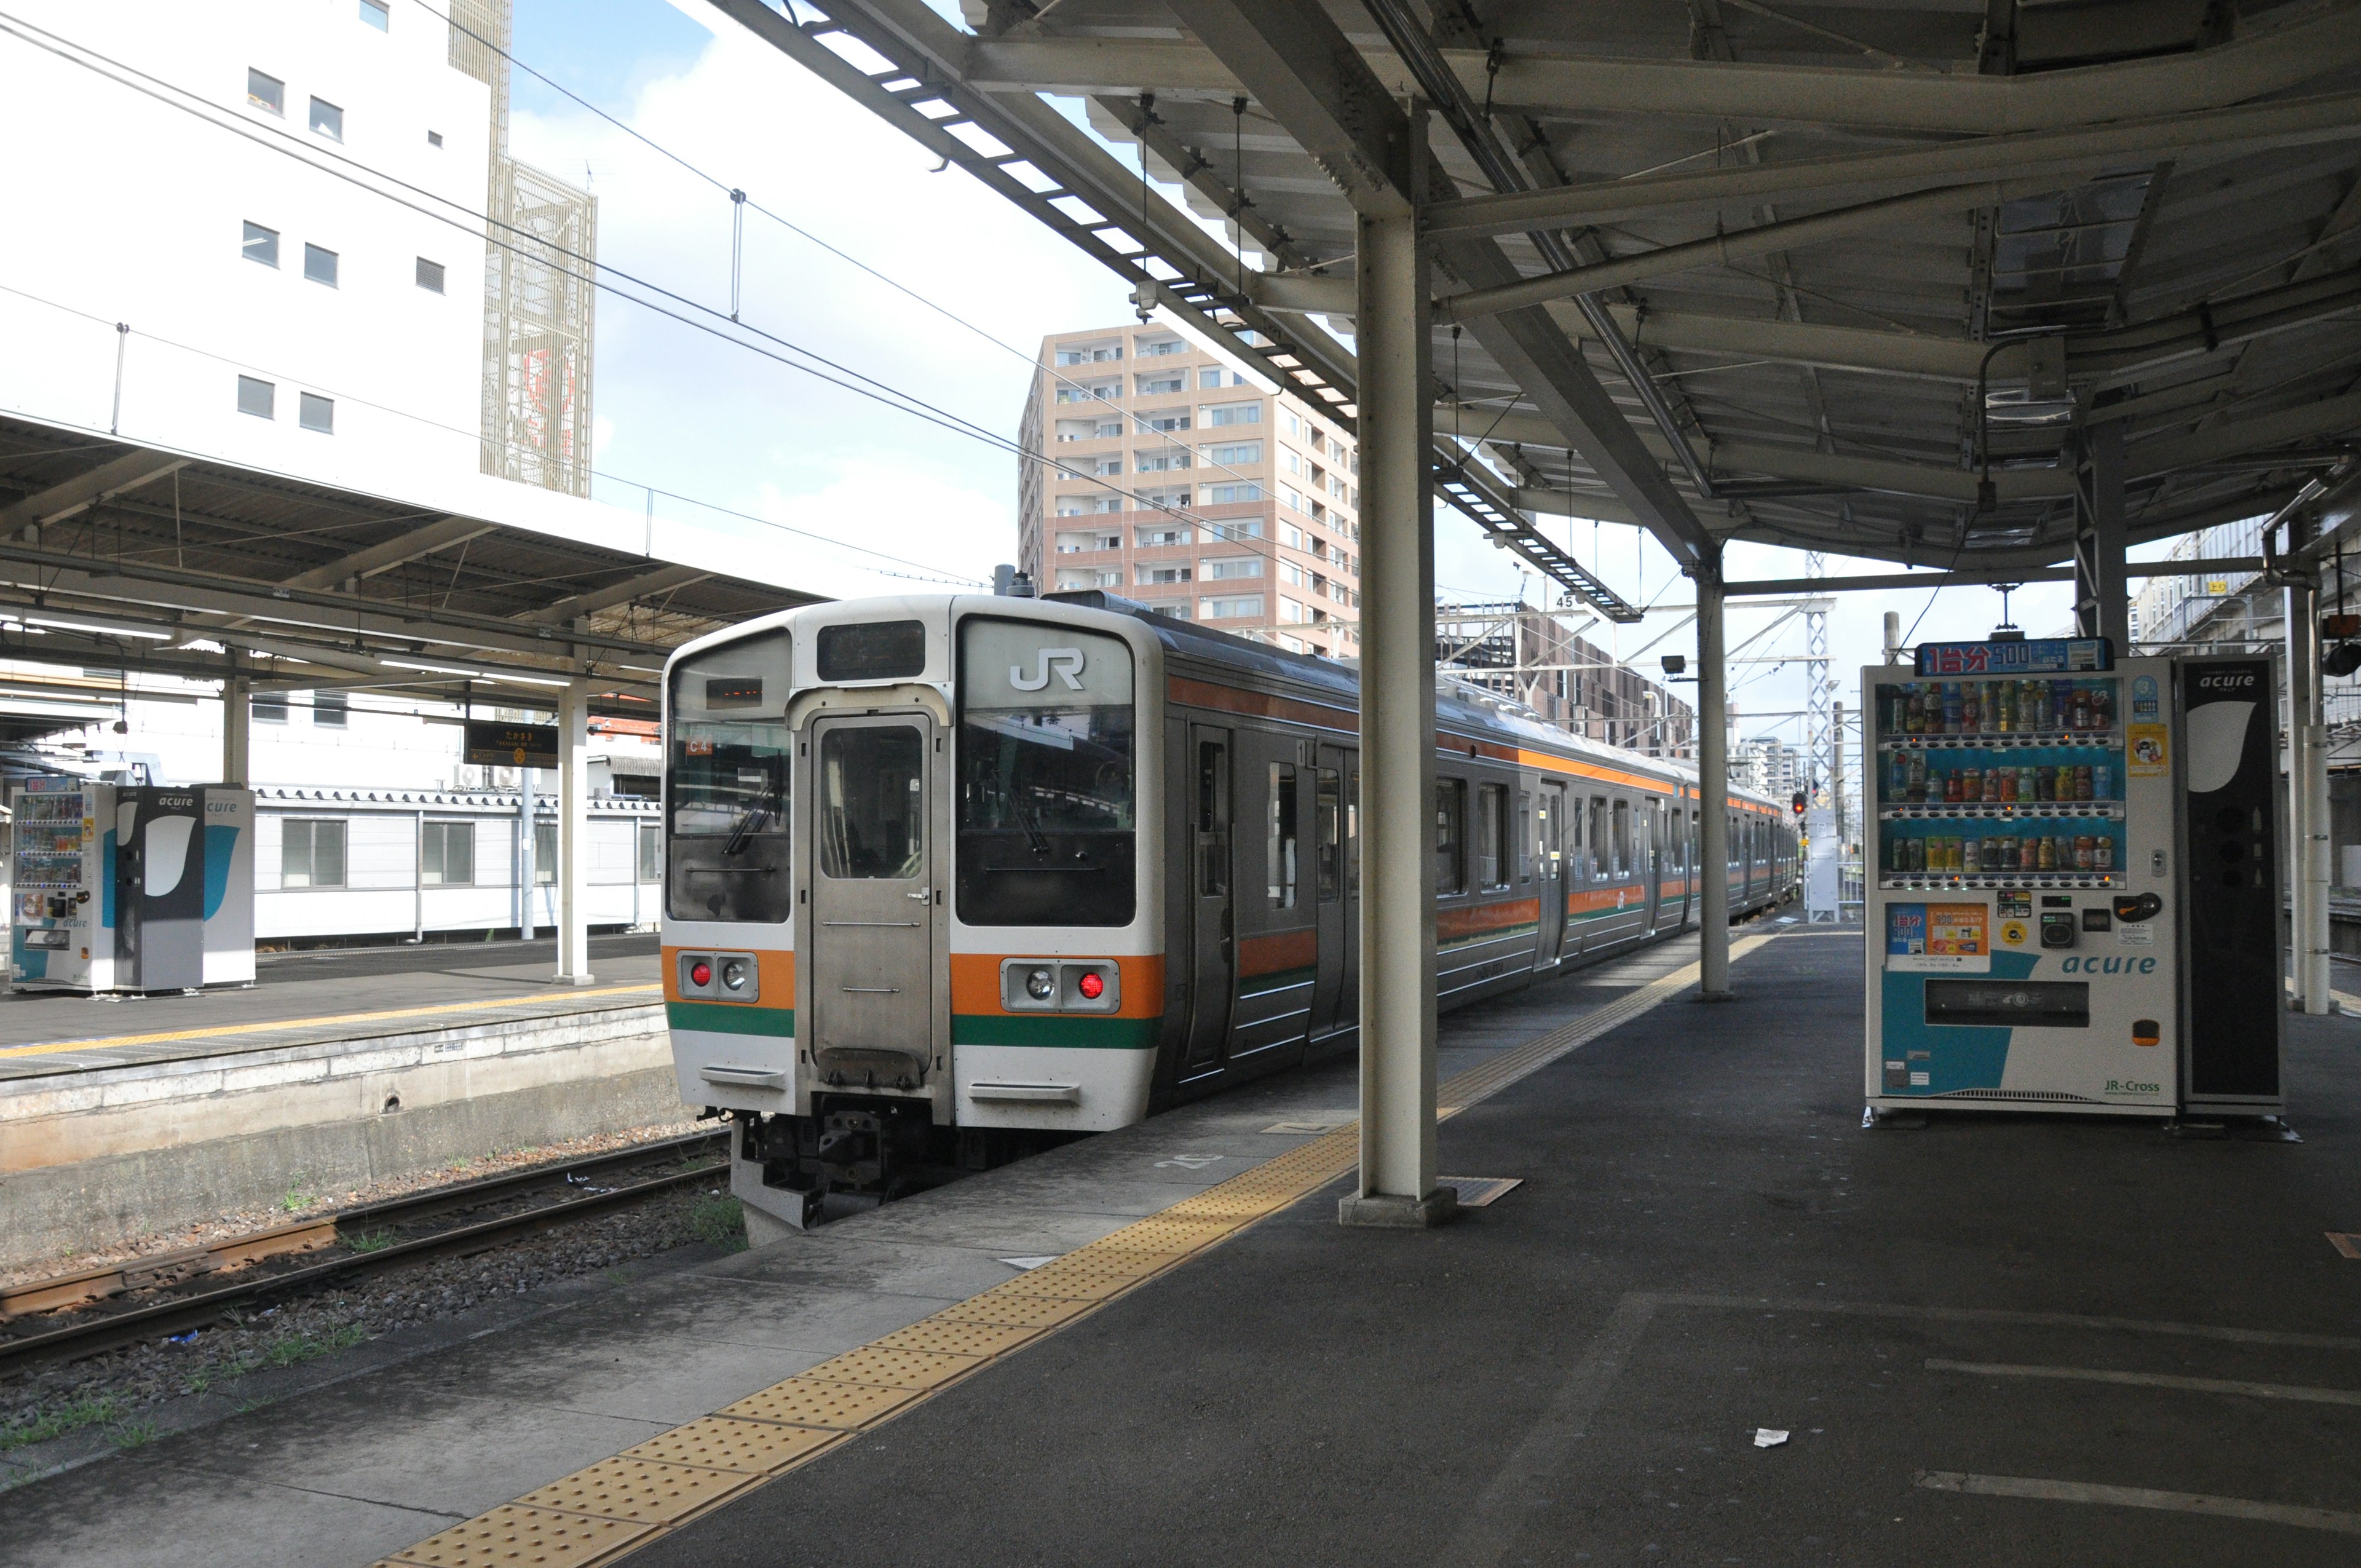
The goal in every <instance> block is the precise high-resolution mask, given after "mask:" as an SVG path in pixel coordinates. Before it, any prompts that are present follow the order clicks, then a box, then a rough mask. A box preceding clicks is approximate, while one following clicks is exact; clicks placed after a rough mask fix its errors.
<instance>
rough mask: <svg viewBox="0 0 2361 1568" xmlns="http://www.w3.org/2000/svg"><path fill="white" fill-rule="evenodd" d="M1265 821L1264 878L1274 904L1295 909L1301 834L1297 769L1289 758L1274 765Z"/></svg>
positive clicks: (1271, 772)
mask: <svg viewBox="0 0 2361 1568" xmlns="http://www.w3.org/2000/svg"><path fill="white" fill-rule="evenodd" d="M1264 823H1265V831H1264V836H1263V872H1264V876H1263V880H1264V881H1265V882H1266V883H1268V884H1269V896H1270V904H1271V907H1272V908H1274V909H1292V908H1294V907H1295V848H1296V838H1297V828H1296V823H1297V814H1296V804H1295V769H1294V768H1292V767H1290V765H1289V764H1287V763H1285V762H1273V763H1272V764H1271V765H1270V795H1269V796H1268V804H1267V806H1265V816H1264Z"/></svg>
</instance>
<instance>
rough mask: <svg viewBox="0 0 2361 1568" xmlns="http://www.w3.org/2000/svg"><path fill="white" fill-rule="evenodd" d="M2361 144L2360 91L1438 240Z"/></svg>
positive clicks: (1859, 157)
mask: <svg viewBox="0 0 2361 1568" xmlns="http://www.w3.org/2000/svg"><path fill="white" fill-rule="evenodd" d="M2356 137H2361V93H2325V94H2323V95H2321V96H2319V97H2315V98H2298V99H2292V100H2289V101H2286V102H2282V103H2273V104H2248V105H2244V106H2241V107H2236V108H2229V109H2211V110H2205V111H2202V112H2200V113H2195V114H2185V115H2151V116H2147V117H2146V118H2142V119H2137V120H2129V121H2124V122H2120V123H2117V124H2114V125H2108V126H2096V127H2091V128H2078V129H2072V130H2060V131H2034V132H2027V133H2023V134H2018V135H2010V136H1987V137H1972V138H1970V139H1967V140H1963V141H1958V142H1951V143H1948V144H1945V145H1943V146H1939V147H1926V148H1906V149H1904V150H1901V151H1894V152H1865V153H1853V154H1849V155H1846V156H1842V157H1838V158H1810V159H1791V160H1787V161H1783V162H1777V163H1760V164H1748V165H1742V166H1738V167H1733V168H1729V169H1708V170H1697V171H1694V172H1687V173H1678V174H1652V175H1642V176H1636V177H1634V178H1632V179H1629V180H1594V181H1587V182H1586V183H1584V184H1580V185H1564V186H1557V187H1554V188H1543V189H1541V190H1535V191H1518V192H1507V193H1503V194H1498V195H1483V196H1467V197H1464V198H1462V199H1461V200H1459V201H1457V202H1453V203H1434V204H1432V205H1430V206H1429V207H1428V208H1427V210H1426V212H1425V214H1424V215H1423V219H1422V221H1423V223H1424V225H1425V227H1426V230H1427V232H1428V233H1429V234H1432V235H1434V236H1437V237H1443V236H1460V235H1494V234H1513V233H1521V232H1523V231H1526V230H1530V229H1534V228H1549V227H1563V226H1565V225H1576V224H1584V225H1595V224H1603V223H1618V222H1624V221H1628V220H1631V219H1636V218H1642V217H1661V216H1664V215H1667V214H1675V213H1703V212H1711V211H1714V210H1716V209H1719V208H1722V207H1729V206H1744V205H1749V204H1752V203H1761V202H1766V201H1790V202H1792V201H1815V200H1838V199H1849V200H1856V201H1858V200H1862V199H1867V198H1873V197H1876V196H1881V195H1902V194H1905V193H1907V192H1913V191H1923V190H1927V189H1928V188H1930V187H1934V186H1939V185H1951V184H1959V183H1961V182H1964V181H1972V180H1977V179H1981V178H1985V177H2000V176H2004V177H2007V178H2009V179H2011V180H2017V181H2023V180H2030V179H2033V178H2035V177H2036V176H2042V177H2047V178H2050V179H2053V180H2059V181H2064V180H2071V179H2079V178H2082V177H2085V176H2087V175H2089V174H2091V173H2093V172H2095V171H2097V170H2100V169H2102V168H2104V167H2105V166H2107V165H2109V164H2112V163H2120V162H2122V161H2123V160H2125V159H2137V160H2140V161H2143V162H2147V163H2153V162H2155V161H2156V160H2157V159H2160V158H2162V157H2164V156H2165V155H2167V154H2168V153H2171V152H2176V151H2180V150H2184V149H2191V148H2234V147H2235V148H2265V147H2293V146H2303V145H2310V144H2316V143H2323V142H2342V141H2350V140H2353V139H2354V138H2356Z"/></svg>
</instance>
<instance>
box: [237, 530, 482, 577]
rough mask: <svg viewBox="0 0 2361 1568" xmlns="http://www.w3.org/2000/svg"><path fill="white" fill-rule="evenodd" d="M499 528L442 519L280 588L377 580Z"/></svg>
mask: <svg viewBox="0 0 2361 1568" xmlns="http://www.w3.org/2000/svg"><path fill="white" fill-rule="evenodd" d="M499 526H500V525H499V524H497V523H490V522H478V521H476V520H475V519H474V518H471V517H446V518H444V519H443V520H441V521H438V522H430V523H428V524H426V525H425V526H424V527H423V528H413V529H412V530H411V531H410V532H407V533H401V534H397V535H395V536H394V537H393V538H391V539H389V540H387V541H385V542H384V543H381V544H372V545H370V546H369V547H368V549H366V550H356V551H354V552H353V553H352V554H349V555H345V556H342V557H339V558H338V559H336V560H334V561H331V562H329V563H328V564H327V565H324V566H314V567H313V568H312V569H311V570H310V571H308V572H298V573H297V574H296V575H295V576H291V577H290V578H288V579H287V581H286V584H285V585H284V586H285V587H291V588H333V587H338V586H340V585H342V584H344V583H346V582H349V581H351V580H352V579H353V578H355V577H364V578H366V577H375V576H381V575H382V574H384V573H387V572H390V571H392V570H393V569H394V568H395V567H396V566H401V565H407V564H408V563H410V562H412V561H415V560H417V559H419V558H420V557H421V556H424V555H432V554H434V553H435V552H436V551H437V550H447V549H449V548H450V547H451V546H452V545H454V544H461V543H466V542H467V541H468V540H470V539H480V538H481V537H483V536H484V535H485V534H487V533H491V532H497V530H498V529H499Z"/></svg>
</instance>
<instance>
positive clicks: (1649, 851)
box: [1640, 799, 1664, 931]
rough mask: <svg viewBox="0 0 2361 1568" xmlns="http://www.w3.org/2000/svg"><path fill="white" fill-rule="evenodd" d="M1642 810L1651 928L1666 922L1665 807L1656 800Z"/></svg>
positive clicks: (1642, 845)
mask: <svg viewBox="0 0 2361 1568" xmlns="http://www.w3.org/2000/svg"><path fill="white" fill-rule="evenodd" d="M1644 805H1645V806H1646V809H1645V810H1643V811H1642V812H1641V813H1640V863H1641V865H1642V868H1643V869H1644V871H1645V873H1646V875H1647V879H1648V929H1649V930H1651V931H1653V930H1655V929H1656V928H1657V927H1658V926H1660V925H1662V924H1663V920H1662V918H1661V916H1662V915H1663V913H1664V806H1663V805H1662V804H1661V803H1660V802H1658V801H1656V800H1653V799H1651V800H1648V801H1646V802H1645V803H1644Z"/></svg>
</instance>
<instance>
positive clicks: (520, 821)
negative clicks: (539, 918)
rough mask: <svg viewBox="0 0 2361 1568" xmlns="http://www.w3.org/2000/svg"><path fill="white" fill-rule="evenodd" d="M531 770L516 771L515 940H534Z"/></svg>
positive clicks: (534, 880)
mask: <svg viewBox="0 0 2361 1568" xmlns="http://www.w3.org/2000/svg"><path fill="white" fill-rule="evenodd" d="M516 873H517V939H518V940H519V941H524V942H530V941H532V940H533V886H534V883H535V882H536V880H537V879H536V877H535V874H534V867H533V770H532V769H531V768H519V769H518V770H517V852H516Z"/></svg>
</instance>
